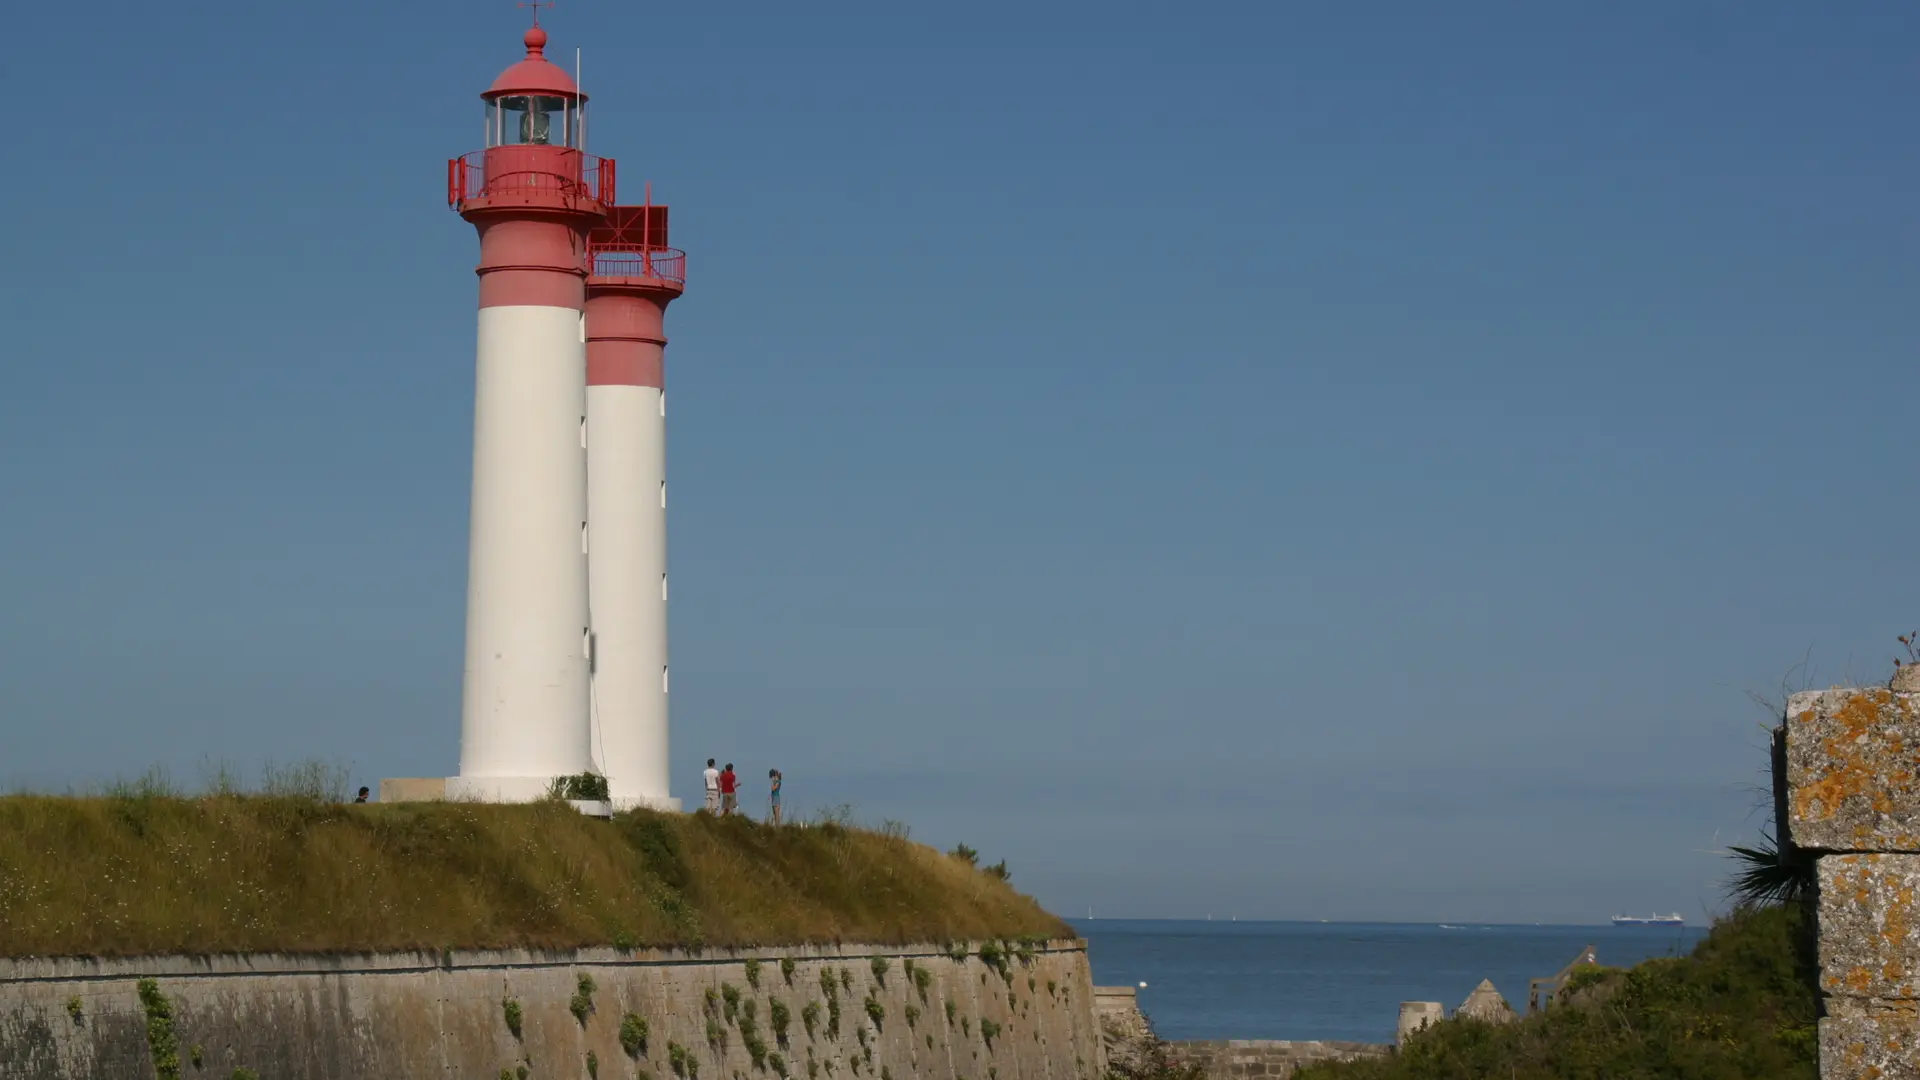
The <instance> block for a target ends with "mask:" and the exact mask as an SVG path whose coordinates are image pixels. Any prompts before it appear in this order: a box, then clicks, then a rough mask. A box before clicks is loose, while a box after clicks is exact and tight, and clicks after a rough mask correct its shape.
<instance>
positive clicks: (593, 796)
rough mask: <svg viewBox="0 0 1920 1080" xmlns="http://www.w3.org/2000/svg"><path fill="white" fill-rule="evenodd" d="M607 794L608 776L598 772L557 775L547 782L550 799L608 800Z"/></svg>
mask: <svg viewBox="0 0 1920 1080" xmlns="http://www.w3.org/2000/svg"><path fill="white" fill-rule="evenodd" d="M607 794H608V791H607V778H606V777H604V776H601V775H600V774H599V773H596V772H583V773H577V774H575V775H573V776H556V777H554V778H553V780H552V781H551V782H549V783H548V784H547V797H548V798H550V799H572V800H575V801H580V802H606V801H607Z"/></svg>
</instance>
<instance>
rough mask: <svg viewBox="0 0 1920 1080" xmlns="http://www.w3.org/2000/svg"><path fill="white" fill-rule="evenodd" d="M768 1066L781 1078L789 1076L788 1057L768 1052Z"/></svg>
mask: <svg viewBox="0 0 1920 1080" xmlns="http://www.w3.org/2000/svg"><path fill="white" fill-rule="evenodd" d="M767 1067H768V1068H770V1069H772V1070H773V1072H774V1075H776V1076H778V1077H780V1080H786V1078H787V1059H786V1058H783V1057H781V1056H780V1055H779V1054H768V1055H767Z"/></svg>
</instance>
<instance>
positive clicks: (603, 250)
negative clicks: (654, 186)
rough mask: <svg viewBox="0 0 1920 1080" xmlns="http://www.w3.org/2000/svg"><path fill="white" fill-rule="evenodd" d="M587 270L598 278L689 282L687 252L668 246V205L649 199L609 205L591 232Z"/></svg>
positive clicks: (669, 282) (589, 235)
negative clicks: (603, 217)
mask: <svg viewBox="0 0 1920 1080" xmlns="http://www.w3.org/2000/svg"><path fill="white" fill-rule="evenodd" d="M587 273H588V274H589V275H591V276H593V277H596V278H626V279H636V278H638V279H646V280H651V281H656V282H661V283H664V284H667V285H670V286H674V287H676V288H678V287H681V286H685V285H686V283H687V253H686V252H684V251H681V250H680V249H679V248H674V247H668V246H667V208H666V207H664V206H657V205H655V204H654V203H653V192H652V190H651V187H649V190H648V192H647V202H645V203H643V204H641V205H639V206H609V207H607V216H606V219H605V220H604V221H602V222H601V223H600V224H598V225H596V226H594V227H593V229H592V230H591V231H590V232H588V233H587Z"/></svg>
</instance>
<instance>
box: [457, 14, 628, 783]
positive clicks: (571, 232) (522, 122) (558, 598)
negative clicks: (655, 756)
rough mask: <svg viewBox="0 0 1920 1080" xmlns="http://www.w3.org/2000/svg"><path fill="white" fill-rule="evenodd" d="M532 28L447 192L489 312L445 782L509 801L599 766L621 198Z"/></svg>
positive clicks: (484, 314) (582, 104)
mask: <svg viewBox="0 0 1920 1080" xmlns="http://www.w3.org/2000/svg"><path fill="white" fill-rule="evenodd" d="M524 41H525V45H526V56H525V57H524V58H523V59H521V60H520V61H519V62H517V63H515V64H513V65H512V66H511V67H509V68H507V69H506V71H505V72H503V73H502V74H501V75H500V77H499V78H498V79H496V80H494V82H493V85H492V86H490V87H488V88H487V90H486V92H484V93H483V94H481V95H480V97H481V100H482V101H483V102H485V106H486V107H485V117H486V137H485V141H484V143H483V144H482V149H480V150H477V151H474V152H473V153H469V154H465V155H463V156H461V157H458V158H454V159H453V160H452V161H449V162H448V163H447V200H448V202H449V204H450V205H451V206H452V207H453V208H454V209H455V210H457V211H458V212H459V213H460V216H461V217H463V218H465V219H466V220H467V221H468V222H470V223H472V225H473V227H474V228H475V230H476V231H477V232H478V233H479V238H480V263H479V266H478V268H477V273H478V275H479V279H480V282H479V284H480V288H479V292H480V317H479V339H478V348H477V351H476V355H475V366H474V410H473V498H472V509H471V514H472V518H471V523H470V533H469V541H468V543H469V546H468V562H467V626H466V668H465V676H464V679H463V682H462V698H461V711H460V775H459V776H457V777H451V778H449V779H448V781H447V784H446V795H447V797H449V798H466V799H478V800H484V801H506V802H515V801H525V800H531V799H537V798H539V797H541V796H542V795H544V794H545V793H546V791H547V789H548V785H549V784H550V783H551V782H552V780H553V778H554V777H557V776H564V775H573V774H578V773H582V772H586V771H589V770H591V769H593V768H594V766H595V755H594V749H593V745H592V742H593V738H592V731H591V729H590V723H589V709H590V696H591V687H590V683H589V679H590V665H591V663H592V661H593V649H594V639H593V633H592V628H591V622H590V619H589V614H588V611H589V608H588V582H587V567H588V556H589V539H590V538H589V536H588V519H587V513H588V508H587V464H588V463H587V447H588V439H589V427H590V425H589V423H588V417H587V391H586V370H587V364H586V351H587V328H586V300H587V283H586V242H587V236H588V233H589V232H590V231H592V230H593V229H594V228H595V227H596V226H599V225H601V224H602V223H603V222H604V221H605V220H606V217H607V212H608V209H609V207H611V206H612V205H613V204H614V202H615V201H616V199H615V194H614V191H615V188H614V163H613V162H612V161H611V160H604V159H598V158H594V157H592V156H590V155H588V154H587V153H586V152H585V151H584V149H583V142H584V140H583V138H582V136H583V133H584V128H585V108H586V104H587V99H586V97H585V95H583V94H581V93H580V89H579V87H578V86H577V85H575V83H574V80H573V79H572V78H571V77H570V76H569V75H568V74H567V73H566V71H565V70H563V69H562V68H561V67H559V66H558V65H556V64H554V63H553V62H551V61H549V60H548V59H547V58H546V56H545V48H546V44H547V33H546V31H545V30H543V29H541V27H540V25H539V22H538V19H537V18H536V19H535V22H534V25H533V28H532V29H530V30H528V31H527V32H526V35H525V38H524ZM649 494H650V497H651V493H649ZM663 648H664V644H663ZM662 680H663V682H664V675H663V677H662ZM661 715H662V717H664V711H662V713H661ZM662 723H663V724H664V720H663V721H662ZM662 735H663V737H664V731H663V732H662ZM662 791H663V792H664V788H662Z"/></svg>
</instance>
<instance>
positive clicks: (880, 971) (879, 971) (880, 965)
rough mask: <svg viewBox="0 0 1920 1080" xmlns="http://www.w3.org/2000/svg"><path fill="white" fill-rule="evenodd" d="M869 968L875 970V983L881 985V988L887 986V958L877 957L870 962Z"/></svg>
mask: <svg viewBox="0 0 1920 1080" xmlns="http://www.w3.org/2000/svg"><path fill="white" fill-rule="evenodd" d="M867 966H868V967H871V968H872V969H873V981H874V982H876V983H879V984H880V985H881V986H885V985H887V958H886V957H884V956H876V957H874V958H873V959H872V960H869V961H868V962H867Z"/></svg>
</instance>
